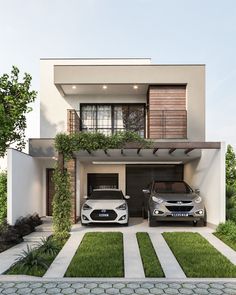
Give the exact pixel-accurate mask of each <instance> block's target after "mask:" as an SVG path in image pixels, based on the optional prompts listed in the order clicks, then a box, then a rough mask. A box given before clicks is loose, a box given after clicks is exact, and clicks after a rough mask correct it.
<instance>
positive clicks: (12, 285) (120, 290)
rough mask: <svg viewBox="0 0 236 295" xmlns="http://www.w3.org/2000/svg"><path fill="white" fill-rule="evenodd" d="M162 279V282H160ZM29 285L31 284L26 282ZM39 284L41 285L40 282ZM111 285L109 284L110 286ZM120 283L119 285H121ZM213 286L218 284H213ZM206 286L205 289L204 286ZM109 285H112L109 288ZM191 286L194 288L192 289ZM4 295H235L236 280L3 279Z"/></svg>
mask: <svg viewBox="0 0 236 295" xmlns="http://www.w3.org/2000/svg"><path fill="white" fill-rule="evenodd" d="M159 281H160V282H159ZM24 284H27V287H26V286H25V285H24ZM36 284H38V285H36ZM108 284H109V285H108ZM118 284H119V285H118ZM213 285H214V286H215V287H213ZM200 286H202V288H200ZM107 287H109V288H107ZM190 287H191V288H190ZM0 294H111V295H113V294H140V295H143V294H187V295H194V294H195V295H196V294H198V295H201V294H202V295H210V294H215V295H217V294H219V295H221V294H222V295H235V294H236V280H234V281H232V280H231V281H230V280H229V282H227V281H225V280H223V281H213V280H212V281H211V280H208V281H204V282H203V283H202V281H201V280H191V281H190V282H189V283H187V280H178V281H169V280H167V281H165V283H162V282H161V280H153V279H152V281H150V280H149V281H148V283H147V281H146V280H145V281H128V280H124V281H123V282H122V281H120V283H117V282H116V281H115V279H111V280H109V279H108V280H107V282H106V283H105V282H102V281H101V280H94V281H87V282H86V281H85V282H81V281H79V280H78V282H76V280H70V279H68V280H65V279H62V280H61V281H60V280H54V281H48V280H46V281H45V280H42V279H40V281H38V282H37V283H36V282H35V281H25V282H24V283H19V282H17V281H12V282H9V281H8V282H4V281H0Z"/></svg>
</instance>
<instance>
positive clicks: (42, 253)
mask: <svg viewBox="0 0 236 295" xmlns="http://www.w3.org/2000/svg"><path fill="white" fill-rule="evenodd" d="M65 242H66V239H65V240H56V239H55V238H53V236H50V237H49V238H47V239H42V241H41V242H40V243H39V245H38V247H37V248H35V249H31V248H30V247H28V248H27V250H25V251H22V253H21V254H20V255H19V257H18V258H17V261H16V263H15V264H14V265H12V266H11V268H10V269H9V270H7V271H6V274H11V275H12V274H14V275H31V276H38V277H42V276H43V275H44V274H45V272H46V271H47V269H48V268H49V266H50V265H51V263H52V262H53V260H54V259H55V258H56V256H57V254H58V253H59V252H60V250H61V249H62V247H63V246H64V244H65Z"/></svg>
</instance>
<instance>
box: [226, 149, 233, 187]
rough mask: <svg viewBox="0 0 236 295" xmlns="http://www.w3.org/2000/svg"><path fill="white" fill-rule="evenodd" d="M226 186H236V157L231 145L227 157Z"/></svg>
mask: <svg viewBox="0 0 236 295" xmlns="http://www.w3.org/2000/svg"><path fill="white" fill-rule="evenodd" d="M225 170H226V185H227V186H235V185H236V155H235V152H234V149H233V147H232V146H231V145H228V146H227V152H226V157H225Z"/></svg>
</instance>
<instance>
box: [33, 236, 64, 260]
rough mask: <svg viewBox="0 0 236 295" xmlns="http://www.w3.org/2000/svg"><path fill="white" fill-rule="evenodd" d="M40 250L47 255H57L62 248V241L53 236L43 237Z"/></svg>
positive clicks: (39, 244)
mask: <svg viewBox="0 0 236 295" xmlns="http://www.w3.org/2000/svg"><path fill="white" fill-rule="evenodd" d="M38 246H39V248H38V252H39V253H43V254H45V255H50V256H56V255H57V253H58V252H59V251H60V249H61V242H59V241H58V240H56V239H55V238H53V237H49V238H48V239H47V238H42V239H41V242H39V243H38Z"/></svg>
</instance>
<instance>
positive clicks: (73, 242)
mask: <svg viewBox="0 0 236 295" xmlns="http://www.w3.org/2000/svg"><path fill="white" fill-rule="evenodd" d="M83 236H84V233H80V232H77V233H73V234H72V235H71V236H70V238H69V239H68V241H67V242H66V243H65V245H64V247H63V248H62V250H61V251H60V252H59V254H58V255H57V257H56V258H55V259H54V261H53V263H52V264H51V265H50V267H49V268H48V270H47V272H46V273H45V274H44V276H43V277H44V278H63V277H64V274H65V273H66V270H67V268H68V266H69V264H70V262H71V260H72V258H73V256H74V255H75V252H76V250H77V248H78V247H79V245H80V243H81V241H82V239H83Z"/></svg>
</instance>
